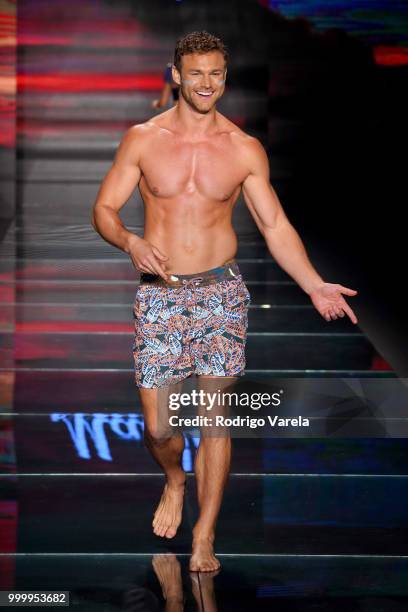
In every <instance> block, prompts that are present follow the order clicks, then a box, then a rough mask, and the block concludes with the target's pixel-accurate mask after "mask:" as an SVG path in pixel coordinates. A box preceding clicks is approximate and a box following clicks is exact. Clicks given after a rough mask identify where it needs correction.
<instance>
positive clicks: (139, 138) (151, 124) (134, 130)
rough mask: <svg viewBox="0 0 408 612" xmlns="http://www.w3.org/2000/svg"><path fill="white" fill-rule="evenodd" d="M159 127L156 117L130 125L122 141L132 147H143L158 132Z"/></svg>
mask: <svg viewBox="0 0 408 612" xmlns="http://www.w3.org/2000/svg"><path fill="white" fill-rule="evenodd" d="M160 128H161V125H160V123H159V122H158V121H157V117H152V118H151V119H147V120H146V121H144V122H143V123H135V124H134V125H131V126H130V127H129V128H128V129H127V130H126V132H125V133H124V135H123V138H122V140H126V141H128V142H129V143H131V144H132V145H133V146H135V147H137V146H138V145H143V144H144V143H147V142H148V141H149V140H150V139H151V138H152V137H153V136H154V135H155V134H157V133H158V130H160Z"/></svg>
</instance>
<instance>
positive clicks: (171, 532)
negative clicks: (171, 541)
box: [166, 527, 177, 538]
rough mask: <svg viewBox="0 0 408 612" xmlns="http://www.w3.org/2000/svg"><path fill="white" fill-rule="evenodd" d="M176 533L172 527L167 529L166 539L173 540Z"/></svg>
mask: <svg viewBox="0 0 408 612" xmlns="http://www.w3.org/2000/svg"><path fill="white" fill-rule="evenodd" d="M176 531H177V530H176V529H175V528H174V527H169V528H168V529H167V531H166V538H174V536H175V535H176Z"/></svg>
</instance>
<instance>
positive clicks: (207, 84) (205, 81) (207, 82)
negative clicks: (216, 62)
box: [201, 74, 211, 89]
mask: <svg viewBox="0 0 408 612" xmlns="http://www.w3.org/2000/svg"><path fill="white" fill-rule="evenodd" d="M201 86H202V87H205V88H206V89H210V87H211V77H210V75H209V74H205V75H204V76H203V78H202V80H201Z"/></svg>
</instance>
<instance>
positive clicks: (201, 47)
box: [172, 30, 228, 114]
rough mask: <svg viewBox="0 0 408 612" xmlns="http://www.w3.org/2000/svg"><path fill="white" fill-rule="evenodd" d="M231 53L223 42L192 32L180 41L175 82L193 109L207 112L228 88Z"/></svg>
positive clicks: (174, 70) (175, 65)
mask: <svg viewBox="0 0 408 612" xmlns="http://www.w3.org/2000/svg"><path fill="white" fill-rule="evenodd" d="M227 61H228V52H227V50H226V47H225V45H224V43H223V42H222V40H221V39H219V38H217V37H216V36H213V35H212V34H209V33H208V32H206V31H205V30H203V31H202V32H191V33H190V34H187V35H186V36H183V37H182V38H180V39H179V40H178V41H177V44H176V48H175V50H174V66H173V69H172V70H173V79H174V81H175V82H176V83H178V84H179V85H180V94H181V96H182V97H183V98H184V100H186V102H187V103H188V104H190V106H192V107H193V108H194V109H195V110H196V111H198V112H200V113H204V114H205V113H207V112H208V111H209V110H211V108H213V106H214V104H215V103H216V101H217V100H218V99H219V98H220V97H221V96H222V94H223V93H224V89H225V78H226V74H227Z"/></svg>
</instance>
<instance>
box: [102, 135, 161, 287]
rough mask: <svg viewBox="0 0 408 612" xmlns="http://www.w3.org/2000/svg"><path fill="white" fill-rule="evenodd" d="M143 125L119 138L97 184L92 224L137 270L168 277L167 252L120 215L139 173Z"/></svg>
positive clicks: (139, 175)
mask: <svg viewBox="0 0 408 612" xmlns="http://www.w3.org/2000/svg"><path fill="white" fill-rule="evenodd" d="M145 129H146V127H145V126H144V125H143V124H142V125H134V126H132V127H131V128H129V129H128V130H127V132H126V133H125V135H124V137H123V138H122V140H121V142H120V145H119V147H118V149H117V151H116V154H115V158H114V161H113V164H112V166H111V168H110V170H109V172H108V173H107V174H106V176H105V178H104V179H103V181H102V183H101V186H100V188H99V191H98V194H97V197H96V201H95V204H94V207H93V210H92V225H93V227H94V228H95V230H96V231H97V232H98V233H99V234H100V235H101V236H102V238H104V240H106V242H109V243H110V244H113V245H114V246H116V247H118V248H119V249H122V251H125V252H126V253H128V255H130V257H131V259H132V263H133V265H134V267H135V268H136V269H137V270H139V271H140V272H148V273H150V274H159V275H160V276H161V277H162V278H164V279H165V280H167V274H166V269H165V266H164V262H165V261H166V260H167V259H168V256H167V255H165V254H164V253H162V252H161V251H160V250H159V249H158V248H157V247H156V246H154V245H152V244H150V243H149V242H148V241H147V240H145V239H144V238H140V237H139V236H137V235H136V234H133V233H132V232H129V230H127V229H126V227H125V226H124V225H123V223H122V221H121V219H120V216H119V211H120V209H121V208H123V206H124V205H125V204H126V202H127V201H128V199H129V198H130V196H131V195H132V193H133V190H134V189H135V187H136V186H137V185H138V183H139V180H140V177H141V170H140V165H139V162H140V155H141V147H142V143H143V133H144V130H145Z"/></svg>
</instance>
